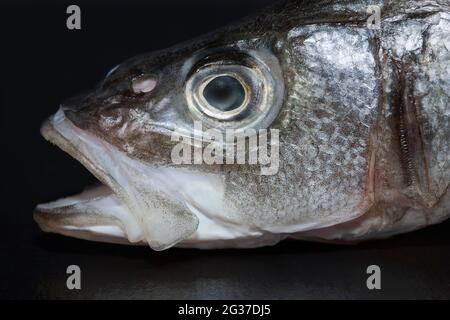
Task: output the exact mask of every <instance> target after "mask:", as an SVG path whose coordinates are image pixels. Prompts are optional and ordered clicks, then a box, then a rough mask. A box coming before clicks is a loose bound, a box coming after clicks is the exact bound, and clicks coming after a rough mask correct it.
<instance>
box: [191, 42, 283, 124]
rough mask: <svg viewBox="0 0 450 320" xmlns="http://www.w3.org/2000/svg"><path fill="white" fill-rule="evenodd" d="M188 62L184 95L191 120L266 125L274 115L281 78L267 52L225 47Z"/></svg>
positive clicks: (278, 98)
mask: <svg viewBox="0 0 450 320" xmlns="http://www.w3.org/2000/svg"><path fill="white" fill-rule="evenodd" d="M217 51H219V50H217ZM189 64H190V68H189V70H190V71H189V72H188V73H187V75H186V82H185V97H186V102H187V105H188V107H189V110H190V112H191V115H192V117H193V118H194V120H197V121H198V120H200V121H202V122H204V123H205V125H207V126H209V127H211V128H217V129H227V128H230V129H238V130H239V129H245V128H266V127H267V126H268V125H270V123H271V122H272V121H273V120H274V119H275V117H276V116H277V114H278V112H279V110H280V108H281V104H282V101H283V96H284V80H283V77H282V72H281V68H280V66H279V63H278V60H277V59H276V58H275V57H274V56H272V55H271V54H267V55H265V56H263V55H259V53H257V52H241V51H234V50H230V49H225V50H224V51H223V52H215V53H213V54H209V55H208V54H206V55H203V58H201V59H199V60H198V61H197V62H194V63H192V62H189Z"/></svg>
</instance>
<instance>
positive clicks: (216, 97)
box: [203, 76, 245, 112]
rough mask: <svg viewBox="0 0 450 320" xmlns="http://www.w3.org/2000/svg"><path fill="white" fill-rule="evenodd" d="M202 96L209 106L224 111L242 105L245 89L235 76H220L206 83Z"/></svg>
mask: <svg viewBox="0 0 450 320" xmlns="http://www.w3.org/2000/svg"><path fill="white" fill-rule="evenodd" d="M203 96H204V97H205V99H206V101H208V103H209V104H210V105H211V106H213V107H214V108H216V109H218V110H220V111H224V112H225V111H232V110H234V109H236V108H239V107H240V106H241V105H242V103H243V102H244V99H245V90H244V88H243V87H242V84H241V83H240V82H239V81H238V80H236V79H235V78H233V77H230V76H220V77H217V78H215V79H214V80H212V81H210V82H209V83H208V84H207V85H206V87H205V89H204V90H203Z"/></svg>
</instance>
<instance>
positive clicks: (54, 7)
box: [0, 0, 450, 299]
mask: <svg viewBox="0 0 450 320" xmlns="http://www.w3.org/2000/svg"><path fill="white" fill-rule="evenodd" d="M270 2H271V1H270V0H265V1H264V0H253V1H250V0H240V1H234V0H224V1H218V0H214V1H208V0H203V1H201V0H185V1H181V0H178V1H176V0H165V1H161V0H157V1H156V0H151V1H150V0H149V1H145V2H144V1H142V2H139V1H121V2H120V1H112V2H111V1H108V2H106V1H104V2H101V1H100V2H99V1H97V2H93V1H81V2H80V1H77V2H74V3H75V4H78V5H80V6H81V11H82V30H80V31H69V30H67V29H66V18H67V15H66V13H65V11H66V7H67V5H69V4H72V3H64V2H61V1H59V2H57V3H56V2H55V3H52V2H42V3H40V4H37V3H35V2H29V3H28V2H24V1H14V2H10V3H8V2H6V3H3V4H2V5H1V7H0V10H1V22H0V23H1V29H0V30H1V31H0V32H1V39H0V41H1V44H0V52H1V53H0V54H1V56H2V57H1V65H2V68H1V71H0V73H1V80H2V83H1V123H2V125H1V165H2V166H1V169H2V179H1V182H2V192H1V197H2V198H1V204H0V208H1V209H0V210H1V212H0V218H1V220H0V226H1V228H0V233H1V237H2V239H1V242H0V252H1V253H0V254H1V260H0V297H1V298H4V299H34V298H38V299H42V298H53V299H55V298H56V299H60V298H66V299H72V298H73V299H79V298H89V299H100V298H124V299H133V298H148V299H188V298H190V299H207V298H211V299H218V298H226V299H303V298H316V299H327V298H335V299H352V298H368V299H372V298H373V299H380V298H384V299H390V298H437V299H443V298H446V299H448V298H450V274H449V270H450V250H449V249H450V236H449V232H450V223H449V222H446V223H443V224H441V225H438V226H433V227H429V228H427V229H425V230H421V231H418V232H415V233H411V234H406V235H401V236H398V237H395V238H393V239H390V240H386V241H372V242H368V243H364V244H361V245H358V246H333V245H321V244H314V243H304V242H284V243H282V244H280V245H278V246H276V247H273V248H263V249H257V250H240V251H238V250H220V251H198V250H180V249H171V250H169V251H166V252H153V251H151V250H150V249H148V248H146V247H139V248H137V247H123V246H117V245H107V244H97V243H91V242H85V241H81V240H75V239H69V238H64V237H60V236H56V235H48V234H43V233H42V232H41V231H40V230H39V229H38V227H37V226H36V225H35V223H34V222H33V220H32V211H33V208H34V206H35V205H36V204H37V203H42V202H47V201H50V200H54V199H56V198H58V197H62V196H66V195H69V194H73V193H77V192H79V191H81V190H82V189H83V187H84V186H85V185H87V184H89V183H92V182H94V181H95V179H94V178H93V177H92V176H91V175H90V174H89V173H88V172H87V170H85V169H84V168H83V167H82V166H81V165H80V164H79V163H78V162H76V161H75V160H73V159H71V158H70V156H68V155H66V154H65V153H63V152H62V151H60V150H58V149H57V148H56V147H54V146H51V145H50V144H49V143H47V142H45V141H44V139H43V138H42V137H41V136H40V134H39V126H40V124H41V122H42V121H43V120H44V119H45V118H46V117H47V116H49V115H50V114H52V113H54V112H55V111H56V110H57V107H58V104H59V103H60V102H62V101H63V100H64V99H65V98H68V97H70V96H73V95H75V94H77V93H78V92H80V91H83V90H85V89H89V88H91V87H92V86H94V85H95V84H96V83H97V82H98V81H99V80H100V79H101V78H102V77H104V75H105V74H106V73H107V72H108V71H109V70H110V69H111V68H112V67H113V66H115V65H117V64H118V63H120V62H121V61H123V60H124V59H126V58H129V57H131V56H133V55H135V54H140V53H143V52H148V51H152V50H155V49H161V48H164V47H167V46H170V45H173V44H176V43H177V42H180V41H183V40H187V39H189V38H192V37H194V36H197V35H200V34H202V33H205V32H207V31H210V30H212V29H215V28H217V27H220V26H222V25H224V24H227V23H229V22H232V21H233V20H235V19H237V18H239V17H242V16H245V15H247V14H248V13H250V12H252V11H254V10H255V9H257V8H259V7H262V6H264V5H265V4H267V3H270ZM125 3H126V4H125ZM71 264H76V265H79V266H80V267H81V270H82V290H80V291H69V290H67V289H66V286H65V283H66V276H67V275H66V273H65V271H66V268H67V266H68V265H71ZM371 264H377V265H379V266H380V267H381V269H382V290H380V291H369V290H368V289H367V288H366V284H365V283H366V278H367V275H366V268H367V266H369V265H371Z"/></svg>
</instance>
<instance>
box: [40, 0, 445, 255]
mask: <svg viewBox="0 0 450 320" xmlns="http://www.w3.org/2000/svg"><path fill="white" fill-rule="evenodd" d="M198 124H200V126H201V130H198V129H196V125H198ZM199 131H200V132H199ZM228 131H232V132H234V134H235V135H236V136H239V134H241V136H242V135H243V137H244V138H243V139H242V140H241V141H244V146H247V145H250V142H251V141H250V140H252V137H253V138H254V137H255V135H257V136H258V139H256V141H257V144H256V145H253V147H252V148H250V147H249V148H248V149H247V150H245V148H244V151H243V153H242V154H243V155H244V156H245V157H248V158H251V155H253V156H255V155H256V156H260V155H264V154H265V155H266V160H267V159H268V160H267V161H265V162H264V161H260V162H254V163H250V161H246V159H247V158H245V159H244V160H245V161H244V163H238V161H235V160H236V159H235V156H236V155H235V154H233V153H232V152H229V151H228V150H232V151H233V150H235V149H234V148H237V147H236V146H237V144H238V140H237V139H234V136H232V139H229V140H223V139H221V138H220V136H221V135H224V134H225V132H228ZM207 132H209V133H208V134H205V135H206V136H207V139H205V140H203V139H202V138H203V136H205V135H204V133H207ZM246 132H253V133H252V134H249V135H248V136H247V135H246ZM41 133H42V135H43V136H44V138H45V139H46V140H48V141H49V142H51V143H53V144H55V145H56V146H58V147H59V148H60V149H62V150H63V151H65V152H67V153H68V154H70V155H71V156H72V157H73V158H75V159H76V160H78V161H79V162H80V163H82V164H83V165H84V166H85V167H86V168H87V169H88V170H89V171H90V172H91V173H92V174H93V175H94V176H95V177H96V178H97V179H98V180H99V181H100V185H99V186H97V187H89V188H87V189H86V190H84V191H83V192H82V193H80V194H77V195H73V196H69V197H66V198H62V199H59V200H56V201H53V202H49V203H44V204H39V205H37V207H36V208H35V211H34V213H33V216H34V219H35V221H36V222H37V224H38V225H39V226H40V228H41V229H42V230H43V231H45V232H52V233H57V234H61V235H65V236H70V237H75V238H79V239H85V240H91V241H99V242H108V243H115V244H124V245H146V246H149V247H150V248H152V249H153V250H155V251H162V250H166V249H169V248H172V247H177V248H197V249H222V248H256V247H262V246H272V245H275V244H277V243H279V242H280V241H282V240H285V239H294V240H303V241H314V242H325V243H338V244H340V243H342V244H345V243H359V242H362V241H365V240H371V239H385V238H389V237H391V236H394V235H397V234H401V233H406V232H411V231H414V230H417V229H421V228H424V227H427V226H430V225H434V224H438V223H441V222H443V221H445V220H446V219H447V218H448V217H449V215H450V192H449V182H450V2H449V1H447V0H427V1H416V0H411V1H406V0H354V1H351V0H336V1H331V0H282V1H278V2H276V3H274V4H272V5H270V6H269V7H267V8H265V9H263V10H262V11H259V12H257V13H254V14H253V15H251V16H249V17H248V18H246V19H243V20H240V21H238V22H235V23H234V24H231V25H229V26H225V27H222V28H221V29H218V30H215V31H211V32H209V33H207V34H206V35H204V36H201V37H198V38H195V39H193V40H191V41H187V42H184V43H181V44H179V45H176V46H174V47H171V48H168V49H163V50H160V51H156V52H151V53H148V54H143V55H140V56H137V57H133V58H131V59H128V60H126V61H125V62H123V63H121V64H120V65H119V66H117V67H115V68H114V69H113V70H111V71H110V72H109V73H108V75H107V76H106V77H105V78H104V79H102V80H101V82H100V83H99V84H98V85H97V86H96V87H95V88H94V89H92V91H90V92H89V93H87V94H84V95H79V96H77V97H74V98H71V99H68V100H67V101H65V102H63V103H62V104H61V105H60V107H59V110H58V111H57V112H56V113H55V114H54V115H52V116H51V117H50V118H48V119H47V120H46V121H45V123H44V124H43V125H42V127H41ZM214 134H216V136H215V137H214V138H212V137H211V135H214ZM264 134H265V136H264ZM269 136H270V139H269V138H268V137H269ZM272 138H273V139H272ZM180 140H181V141H180ZM207 141H210V143H209V144H207V143H206V142H207ZM252 141H255V139H253V140H252ZM230 146H231V147H232V148H231V149H228V148H227V147H230ZM208 148H209V149H208ZM207 149H208V150H209V152H210V153H206V150H207ZM212 149H213V151H211V150H212ZM225 149H226V150H227V151H226V152H225V153H223V152H222V151H223V150H225ZM190 151H192V153H193V155H192V153H189V152H190ZM269 151H270V152H269ZM202 152H203V154H207V155H208V154H209V156H212V157H214V156H217V158H214V159H215V160H218V159H220V157H222V156H223V157H225V156H224V154H226V156H227V159H226V160H230V161H222V162H221V161H212V162H211V161H210V163H207V161H206V159H205V158H204V159H201V158H200V161H197V160H198V159H197V160H196V159H194V160H193V161H191V162H189V161H175V160H174V155H177V154H178V155H181V154H182V155H183V158H182V160H183V159H184V160H192V157H194V158H195V155H196V154H197V155H202ZM268 155H270V156H268ZM210 158H211V157H210ZM210 158H208V159H210ZM210 160H211V159H210ZM269 165H270V166H271V167H272V168H273V169H274V170H268V171H269V172H266V173H265V174H264V172H263V170H262V169H264V168H266V169H267V167H268V166H269Z"/></svg>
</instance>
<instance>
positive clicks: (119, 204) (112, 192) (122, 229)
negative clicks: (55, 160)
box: [34, 109, 142, 244]
mask: <svg viewBox="0 0 450 320" xmlns="http://www.w3.org/2000/svg"><path fill="white" fill-rule="evenodd" d="M41 133H42V135H43V136H44V137H45V139H46V140H48V141H50V142H51V143H53V144H55V145H57V146H58V147H60V148H61V149H62V150H64V151H65V152H67V153H68V154H70V155H71V156H72V157H74V158H75V159H76V160H78V161H79V162H81V163H82V164H83V165H84V166H85V167H86V168H87V169H88V170H89V171H90V172H91V173H92V174H93V175H94V176H95V177H96V178H97V179H98V180H99V181H100V183H99V185H97V186H95V187H89V188H86V190H85V191H83V192H82V193H80V194H77V195H74V196H70V197H67V198H63V199H59V200H56V201H53V202H50V203H45V204H39V205H38V206H37V207H36V209H35V212H34V219H35V221H36V222H37V223H38V224H39V226H40V228H41V229H42V230H43V231H46V232H53V233H58V234H62V235H66V236H71V237H75V238H80V239H86V240H93V241H100V242H111V243H120V244H130V243H138V244H141V243H142V241H140V240H139V239H133V240H134V241H133V240H132V241H130V239H129V238H128V237H127V233H128V232H127V231H126V230H127V229H128V230H133V229H134V230H138V226H137V223H136V221H133V220H135V219H134V217H133V215H132V214H131V212H130V211H129V209H128V208H127V206H126V205H125V204H124V203H123V200H121V199H120V196H119V194H120V193H121V191H120V186H119V184H118V183H117V181H115V180H114V178H113V177H112V176H111V175H110V174H108V173H107V171H106V170H105V169H104V168H103V167H104V166H105V165H106V166H108V165H109V166H111V165H113V163H112V162H110V163H109V164H108V161H112V160H113V159H112V157H111V156H109V157H108V152H111V151H109V150H107V148H105V147H104V146H103V145H102V142H101V141H99V139H96V138H95V137H94V136H92V135H90V134H88V133H86V132H84V131H82V130H80V129H78V128H77V127H76V126H74V125H73V124H72V123H71V122H70V121H69V120H68V119H67V118H66V117H65V115H64V112H63V110H62V109H60V110H59V111H58V112H57V113H56V114H55V115H54V116H52V117H51V118H50V119H49V120H47V121H46V122H45V123H44V124H43V126H42V128H41ZM100 155H101V156H100ZM100 158H101V159H100ZM100 163H103V166H101V165H99V164H100ZM125 224H127V225H128V226H125ZM133 225H134V226H133ZM127 227H128V228H127ZM136 233H138V232H136Z"/></svg>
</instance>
